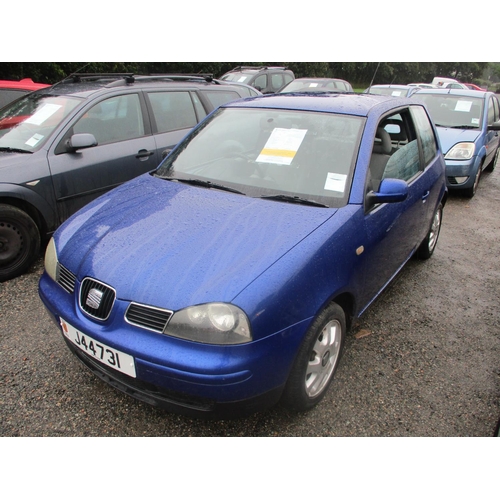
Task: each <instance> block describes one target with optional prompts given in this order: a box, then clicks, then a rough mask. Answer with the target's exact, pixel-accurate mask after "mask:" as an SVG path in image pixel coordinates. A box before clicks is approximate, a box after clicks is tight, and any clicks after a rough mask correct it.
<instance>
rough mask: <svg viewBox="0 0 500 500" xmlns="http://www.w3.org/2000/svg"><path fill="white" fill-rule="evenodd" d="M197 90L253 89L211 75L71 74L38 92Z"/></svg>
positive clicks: (86, 93)
mask: <svg viewBox="0 0 500 500" xmlns="http://www.w3.org/2000/svg"><path fill="white" fill-rule="evenodd" d="M133 87H138V88H143V89H144V88H165V87H168V88H176V87H177V88H183V89H185V88H186V87H188V88H189V87H191V88H193V89H194V88H200V87H211V88H212V89H214V90H218V89H221V90H222V89H227V88H228V87H232V88H238V87H245V88H247V89H248V88H250V89H251V90H252V92H251V93H252V94H255V92H256V91H255V89H254V88H253V87H249V86H248V85H244V84H234V83H233V82H225V81H221V80H217V79H214V78H213V77H212V76H211V75H188V74H162V75H134V74H131V73H111V74H104V73H103V74H74V75H71V76H70V77H68V78H65V79H64V80H62V81H61V82H58V83H56V84H54V85H52V87H50V88H47V89H44V90H42V91H40V92H41V93H43V94H50V95H73V96H75V97H81V98H85V97H88V96H89V95H91V94H92V93H95V92H98V91H101V90H104V89H106V90H113V89H119V88H133Z"/></svg>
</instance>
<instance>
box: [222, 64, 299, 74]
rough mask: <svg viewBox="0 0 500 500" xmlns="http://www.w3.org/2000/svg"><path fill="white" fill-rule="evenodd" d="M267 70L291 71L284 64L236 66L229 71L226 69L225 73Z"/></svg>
mask: <svg viewBox="0 0 500 500" xmlns="http://www.w3.org/2000/svg"><path fill="white" fill-rule="evenodd" d="M268 70H282V71H291V70H290V68H287V67H286V66H236V68H233V69H231V70H229V71H226V73H225V74H226V75H227V74H228V73H258V72H259V71H268Z"/></svg>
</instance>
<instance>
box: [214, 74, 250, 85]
mask: <svg viewBox="0 0 500 500" xmlns="http://www.w3.org/2000/svg"><path fill="white" fill-rule="evenodd" d="M253 76H254V73H228V74H227V75H224V76H223V77H222V78H221V80H227V81H228V82H238V83H246V84H248V82H249V81H250V80H251V79H252V77H253Z"/></svg>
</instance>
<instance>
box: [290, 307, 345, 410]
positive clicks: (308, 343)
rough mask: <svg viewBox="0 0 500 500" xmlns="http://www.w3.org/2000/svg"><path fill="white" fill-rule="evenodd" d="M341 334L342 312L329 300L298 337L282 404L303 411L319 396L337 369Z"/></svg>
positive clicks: (343, 331)
mask: <svg viewBox="0 0 500 500" xmlns="http://www.w3.org/2000/svg"><path fill="white" fill-rule="evenodd" d="M345 334H346V318H345V313H344V311H343V309H342V308H341V307H340V306H339V305H338V304H336V303H334V302H333V303H331V304H330V305H329V306H328V307H327V308H325V309H324V310H323V311H322V312H321V313H320V314H319V315H318V316H317V317H316V319H315V320H314V321H313V323H312V324H311V326H310V327H309V330H308V331H307V333H306V335H305V337H304V340H303V341H302V344H301V346H300V348H299V352H298V354H297V357H296V359H295V362H294V365H293V367H292V370H291V372H290V376H289V378H288V381H287V384H286V386H285V390H284V391H283V396H282V399H281V404H282V405H283V406H285V407H287V408H289V409H291V410H294V411H305V410H309V409H311V408H313V407H314V406H316V405H317V404H318V403H319V402H320V401H321V400H322V399H323V397H324V396H325V394H326V391H327V389H328V387H329V386H330V384H331V382H332V380H333V376H334V374H335V372H336V370H337V367H338V364H339V361H340V357H341V354H342V350H343V348H344V341H345Z"/></svg>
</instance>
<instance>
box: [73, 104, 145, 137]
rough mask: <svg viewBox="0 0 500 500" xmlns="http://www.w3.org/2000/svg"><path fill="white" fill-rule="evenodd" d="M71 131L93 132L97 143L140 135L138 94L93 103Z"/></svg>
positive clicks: (140, 121)
mask: <svg viewBox="0 0 500 500" xmlns="http://www.w3.org/2000/svg"><path fill="white" fill-rule="evenodd" d="M73 133H75V134H81V133H89V134H93V135H94V137H95V138H96V140H97V143H98V144H99V145H101V144H109V143H112V142H118V141H125V140H129V139H135V138H137V137H142V136H143V135H144V122H143V119H142V112H141V106H140V101H139V96H138V95H137V94H127V95H121V96H115V97H110V98H109V99H105V100H104V101H101V102H99V103H98V104H95V105H94V106H92V107H91V108H90V109H89V110H88V111H87V112H86V113H85V114H84V115H83V116H82V117H81V118H80V119H79V120H78V122H76V123H75V125H74V126H73Z"/></svg>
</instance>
